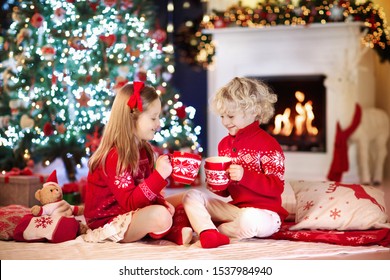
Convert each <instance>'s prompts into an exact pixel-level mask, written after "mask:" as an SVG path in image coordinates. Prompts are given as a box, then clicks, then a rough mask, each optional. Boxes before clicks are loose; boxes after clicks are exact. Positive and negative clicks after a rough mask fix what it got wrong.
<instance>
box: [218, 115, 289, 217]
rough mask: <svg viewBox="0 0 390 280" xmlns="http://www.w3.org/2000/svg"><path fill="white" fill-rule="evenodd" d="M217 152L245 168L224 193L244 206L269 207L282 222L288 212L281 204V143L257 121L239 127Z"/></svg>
mask: <svg viewBox="0 0 390 280" xmlns="http://www.w3.org/2000/svg"><path fill="white" fill-rule="evenodd" d="M218 154H219V155H220V156H228V157H230V158H232V162H233V163H234V164H239V165H241V166H242V167H243V168H244V175H243V177H242V179H241V180H240V181H239V182H231V183H230V185H229V186H228V188H227V190H226V191H225V192H224V193H219V195H223V196H229V195H230V196H231V197H232V201H231V202H230V203H232V204H234V205H236V206H238V207H240V208H242V207H254V208H260V209H268V210H271V211H274V212H276V213H278V214H279V216H280V219H281V221H283V220H284V219H285V218H286V217H287V215H288V212H287V211H286V210H285V209H284V208H283V207H282V199H281V195H282V192H283V190H284V159H285V158H284V153H283V150H282V148H281V147H280V145H279V143H278V142H277V141H276V140H275V138H273V137H272V136H271V135H269V134H268V133H267V132H265V131H264V130H263V129H261V128H260V127H259V123H258V122H257V121H255V122H253V123H252V124H250V125H248V126H247V127H245V128H243V129H240V130H239V131H238V132H237V134H236V135H235V136H232V135H228V136H226V137H224V138H223V139H222V140H221V142H220V143H219V145H218Z"/></svg>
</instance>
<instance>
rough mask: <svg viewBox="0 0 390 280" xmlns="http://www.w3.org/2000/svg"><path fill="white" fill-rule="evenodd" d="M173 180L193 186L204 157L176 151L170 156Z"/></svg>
mask: <svg viewBox="0 0 390 280" xmlns="http://www.w3.org/2000/svg"><path fill="white" fill-rule="evenodd" d="M170 158H171V163H172V175H171V176H172V178H173V180H175V182H177V183H179V184H186V185H189V184H192V182H194V181H195V178H196V176H197V175H198V173H199V169H200V164H201V162H202V157H201V156H200V155H196V154H191V153H187V152H179V151H175V152H173V154H171V155H170Z"/></svg>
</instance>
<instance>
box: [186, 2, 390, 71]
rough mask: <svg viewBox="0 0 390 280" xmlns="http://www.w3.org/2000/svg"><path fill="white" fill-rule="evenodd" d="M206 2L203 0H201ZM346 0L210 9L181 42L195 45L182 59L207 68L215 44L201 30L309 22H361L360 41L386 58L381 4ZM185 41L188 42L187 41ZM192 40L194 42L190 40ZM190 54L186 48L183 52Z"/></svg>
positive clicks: (389, 41) (387, 38) (389, 45)
mask: <svg viewBox="0 0 390 280" xmlns="http://www.w3.org/2000/svg"><path fill="white" fill-rule="evenodd" d="M203 1H204V2H206V3H207V2H208V1H207V0H203ZM361 2H362V1H359V3H358V2H357V1H346V0H330V1H329V0H322V1H318V0H316V1H315V0H300V1H295V3H293V2H292V1H288V0H285V1H272V0H263V1H261V0H259V2H258V3H257V4H256V5H255V7H249V6H245V5H242V4H241V1H238V2H237V4H235V5H232V6H230V7H228V8H227V9H226V10H223V11H218V10H213V11H209V12H208V13H206V14H205V15H204V17H203V20H202V22H201V23H200V25H199V29H198V31H197V32H195V33H194V35H193V37H192V38H191V40H188V42H184V44H187V45H186V46H185V47H186V48H195V49H196V50H195V53H196V55H192V57H186V61H189V63H192V64H198V65H201V66H203V67H204V68H207V67H208V66H209V65H211V64H212V61H213V56H214V54H215V51H216V50H215V45H214V43H213V41H212V35H208V34H204V33H202V31H203V30H204V29H216V28H229V27H244V28H265V27H271V26H276V25H288V26H295V25H309V24H313V23H319V24H330V23H333V22H351V21H362V22H363V23H364V28H365V29H366V32H365V34H364V36H362V43H363V44H364V45H366V46H367V47H370V48H372V49H374V50H375V51H376V52H377V53H378V55H379V57H380V59H381V61H382V62H383V61H390V35H389V34H390V33H389V28H388V25H387V22H386V15H385V13H384V11H383V9H382V8H381V7H379V6H378V5H375V4H374V3H373V2H372V1H363V3H361ZM189 42H192V43H191V44H189ZM194 42H195V43H194ZM190 53H194V52H193V51H192V52H191V51H188V50H187V54H190Z"/></svg>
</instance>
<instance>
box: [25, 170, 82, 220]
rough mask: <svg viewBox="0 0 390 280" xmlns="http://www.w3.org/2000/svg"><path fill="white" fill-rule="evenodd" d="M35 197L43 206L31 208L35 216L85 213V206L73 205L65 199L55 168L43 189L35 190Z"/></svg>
mask: <svg viewBox="0 0 390 280" xmlns="http://www.w3.org/2000/svg"><path fill="white" fill-rule="evenodd" d="M35 198H36V199H37V200H38V201H39V202H40V203H41V204H42V206H39V205H34V206H33V207H32V208H31V214H33V215H34V216H42V215H50V216H57V215H59V216H65V217H69V216H79V215H82V214H84V207H83V206H73V205H70V204H69V203H68V202H66V201H65V200H63V194H62V189H61V187H60V186H59V185H58V182H57V173H56V171H55V170H54V171H53V173H52V174H50V176H49V178H48V179H47V182H46V183H45V184H43V187H42V189H39V190H37V191H36V192H35Z"/></svg>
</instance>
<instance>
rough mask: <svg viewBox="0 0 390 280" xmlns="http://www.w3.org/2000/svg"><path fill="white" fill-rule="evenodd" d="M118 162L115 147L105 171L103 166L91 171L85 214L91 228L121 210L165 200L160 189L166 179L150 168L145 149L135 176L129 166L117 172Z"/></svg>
mask: <svg viewBox="0 0 390 280" xmlns="http://www.w3.org/2000/svg"><path fill="white" fill-rule="evenodd" d="M117 163H118V154H117V151H116V149H115V148H113V149H111V151H110V152H109V154H108V156H107V160H106V162H105V167H106V174H104V172H103V169H102V168H101V167H99V168H97V169H96V170H95V171H94V172H92V173H91V172H89V174H88V183H87V187H86V194H85V209H84V215H85V218H86V221H87V224H88V226H89V227H90V228H91V229H95V228H98V227H100V226H103V225H104V224H106V223H108V222H110V221H111V220H112V219H114V218H115V217H116V216H118V215H120V214H124V213H127V212H129V211H133V210H136V209H138V208H142V207H145V206H148V205H151V204H163V203H164V201H165V200H164V199H163V197H162V195H161V194H160V192H161V190H162V189H163V188H164V187H165V186H166V184H167V182H166V181H165V180H164V179H163V178H162V177H161V175H160V174H159V173H158V172H157V171H154V172H153V170H151V168H150V163H149V160H148V158H147V155H146V151H145V150H144V149H142V150H140V163H139V170H138V173H137V175H136V176H132V175H131V174H132V172H130V170H127V171H125V172H123V173H122V174H120V175H116V166H117Z"/></svg>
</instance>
